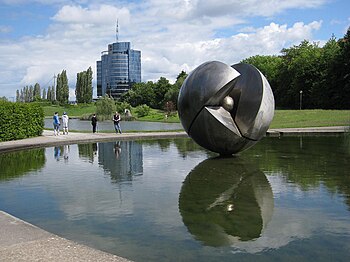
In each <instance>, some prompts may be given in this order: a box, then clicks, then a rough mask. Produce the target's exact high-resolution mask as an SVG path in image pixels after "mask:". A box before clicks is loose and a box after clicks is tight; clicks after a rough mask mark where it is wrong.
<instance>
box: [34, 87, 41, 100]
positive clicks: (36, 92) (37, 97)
mask: <svg viewBox="0 0 350 262" xmlns="http://www.w3.org/2000/svg"><path fill="white" fill-rule="evenodd" d="M40 99H41V88H40V85H39V83H35V85H34V90H33V101H37V100H40Z"/></svg>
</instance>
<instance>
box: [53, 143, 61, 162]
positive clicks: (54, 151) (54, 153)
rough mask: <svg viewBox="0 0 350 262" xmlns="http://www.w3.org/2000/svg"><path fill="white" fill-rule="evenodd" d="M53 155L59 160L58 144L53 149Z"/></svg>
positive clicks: (59, 150)
mask: <svg viewBox="0 0 350 262" xmlns="http://www.w3.org/2000/svg"><path fill="white" fill-rule="evenodd" d="M53 155H54V157H55V159H56V160H57V161H59V160H60V156H61V149H60V148H59V147H58V146H55V148H54V150H53Z"/></svg>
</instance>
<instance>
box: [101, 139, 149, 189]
mask: <svg viewBox="0 0 350 262" xmlns="http://www.w3.org/2000/svg"><path fill="white" fill-rule="evenodd" d="M142 157H143V156H142V145H141V144H140V143H138V142H137V141H116V142H109V143H99V145H98V163H99V165H101V166H102V167H103V169H104V170H105V171H107V172H108V173H110V175H111V178H112V180H113V181H115V182H120V181H131V180H132V177H133V176H138V175H142V173H143V160H142Z"/></svg>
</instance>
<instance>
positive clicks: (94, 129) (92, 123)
mask: <svg viewBox="0 0 350 262" xmlns="http://www.w3.org/2000/svg"><path fill="white" fill-rule="evenodd" d="M91 125H92V133H96V126H97V118H96V114H93V115H92V117H91Z"/></svg>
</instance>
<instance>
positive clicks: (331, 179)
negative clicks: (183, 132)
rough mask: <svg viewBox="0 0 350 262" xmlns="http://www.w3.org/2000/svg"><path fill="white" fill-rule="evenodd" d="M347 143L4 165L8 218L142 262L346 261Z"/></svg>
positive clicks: (36, 153) (80, 149)
mask: <svg viewBox="0 0 350 262" xmlns="http://www.w3.org/2000/svg"><path fill="white" fill-rule="evenodd" d="M349 140H350V139H349V136H347V135H345V136H326V137H325V136H322V137H310V136H306V137H281V138H277V137H276V138H273V137H267V138H264V139H263V140H262V141H261V142H259V143H258V144H257V145H256V146H254V147H253V148H251V149H249V150H247V151H245V152H243V153H241V154H240V155H239V156H236V157H231V158H218V157H216V155H214V154H212V153H210V152H208V151H206V150H204V149H202V148H200V147H199V146H197V145H196V144H194V143H193V142H192V141H191V140H190V139H188V138H182V139H170V140H169V139H164V140H162V139H160V140H149V141H112V142H103V143H92V144H78V145H66V146H60V147H49V148H43V149H34V150H24V151H20V152H12V153H3V154H0V165H1V170H0V210H4V211H6V212H8V213H10V214H12V215H14V216H17V217H19V218H21V219H23V220H26V221H28V222H30V223H32V224H34V225H37V226H39V227H41V228H43V229H45V230H47V231H49V232H52V233H55V234H57V235H59V236H62V237H65V238H68V239H71V240H74V241H77V242H79V243H82V244H86V245H88V246H91V247H94V248H97V249H101V250H104V251H107V252H109V253H113V254H117V255H120V256H123V257H126V258H128V259H131V260H134V261H234V260H237V261H286V260H289V261H296V260H298V261H310V260H316V261H349V259H350V187H349V185H350V173H349V170H350V163H349V160H350V141H349Z"/></svg>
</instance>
